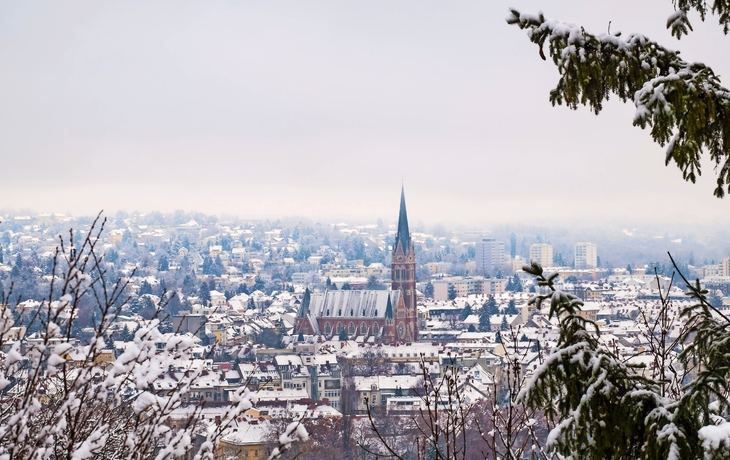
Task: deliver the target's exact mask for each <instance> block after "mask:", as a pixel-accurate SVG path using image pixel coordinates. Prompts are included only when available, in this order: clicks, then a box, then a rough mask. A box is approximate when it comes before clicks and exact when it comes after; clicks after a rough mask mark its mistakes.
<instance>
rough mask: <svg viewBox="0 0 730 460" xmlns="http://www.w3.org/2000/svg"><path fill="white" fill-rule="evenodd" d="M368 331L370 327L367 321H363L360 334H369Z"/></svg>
mask: <svg viewBox="0 0 730 460" xmlns="http://www.w3.org/2000/svg"><path fill="white" fill-rule="evenodd" d="M367 332H368V327H367V325H366V324H365V323H362V324H361V325H360V334H361V335H365V334H367Z"/></svg>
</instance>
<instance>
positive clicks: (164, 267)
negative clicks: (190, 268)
mask: <svg viewBox="0 0 730 460" xmlns="http://www.w3.org/2000/svg"><path fill="white" fill-rule="evenodd" d="M169 269H170V263H169V262H168V261H167V256H166V255H165V254H162V255H161V256H160V259H159V261H158V262H157V270H159V271H161V272H166V271H168V270H169Z"/></svg>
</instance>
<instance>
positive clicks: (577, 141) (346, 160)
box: [0, 0, 730, 225]
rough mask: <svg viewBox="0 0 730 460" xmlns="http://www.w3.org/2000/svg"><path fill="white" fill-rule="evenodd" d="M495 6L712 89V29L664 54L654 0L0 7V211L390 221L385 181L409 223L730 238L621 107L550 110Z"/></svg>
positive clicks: (659, 0)
mask: <svg viewBox="0 0 730 460" xmlns="http://www.w3.org/2000/svg"><path fill="white" fill-rule="evenodd" d="M510 6H513V7H516V8H518V9H521V10H523V11H527V12H537V11H539V10H542V11H543V12H544V13H545V14H546V16H548V17H554V18H558V19H562V20H565V21H568V22H571V23H575V24H580V25H583V26H584V27H585V28H586V30H588V31H589V32H594V33H598V32H602V31H605V30H606V28H607V25H608V21H609V20H610V21H612V26H611V30H612V31H618V30H620V31H622V32H624V33H628V32H641V33H644V34H645V35H648V36H649V37H650V38H655V39H657V40H660V41H661V42H662V43H663V44H664V45H665V46H668V47H671V48H676V49H681V50H682V54H683V56H684V58H685V59H686V60H690V61H702V62H705V63H707V64H708V65H710V66H712V67H713V68H714V69H715V71H716V73H718V74H719V75H720V76H725V75H730V52H729V51H730V37H725V36H724V35H722V31H721V28H720V27H719V26H718V25H717V23H716V20H715V18H710V21H709V22H708V23H706V24H701V23H700V21H699V19H698V18H696V17H693V25H694V26H695V32H694V33H692V34H691V35H690V36H689V38H686V39H683V40H682V41H680V42H677V41H676V40H675V39H673V38H671V37H670V36H669V34H668V32H667V31H666V30H665V28H664V26H665V23H666V17H667V16H668V15H669V14H671V12H672V2H671V1H670V0H651V1H650V0H644V1H641V2H638V1H635V0H621V1H617V0H611V1H606V0H602V1H587V0H573V1H552V0H551V1H547V0H541V1H528V0H510V1H508V2H507V1H502V0H480V1H473V2H469V1H461V2H429V1H423V0H418V1H392V0H389V1H370V0H368V1H362V2H351V1H346V2H343V1H333V2H303V1H292V2H281V1H274V2H271V1H266V2H239V1H231V2H222V1H217V2H137V3H134V2H127V1H124V2H97V1H94V2H47V3H35V2H29V1H23V2H11V1H6V2H2V3H0V59H1V60H2V64H1V65H0V159H1V160H2V161H1V162H0V168H1V169H0V170H1V171H2V179H1V180H0V208H4V209H16V210H17V209H31V210H34V211H38V212H71V213H77V214H78V213H93V212H96V211H98V210H99V209H102V208H103V209H105V210H106V211H109V212H115V211H116V210H118V209H125V210H128V211H132V210H140V211H150V210H161V211H172V210H175V209H184V210H188V211H193V210H194V211H203V212H208V213H228V214H236V215H239V216H241V217H244V218H262V217H280V216H306V217H311V218H314V219H325V218H338V219H355V220H369V219H374V218H378V217H382V218H384V219H385V220H394V219H395V218H396V216H397V205H398V199H399V192H400V185H401V181H403V182H404V183H405V187H406V196H407V201H408V206H409V215H410V217H411V220H414V221H417V220H420V221H424V222H445V223H449V222H452V223H464V224H470V225H471V224H479V225H481V224H488V223H494V222H511V221H525V222H526V221H533V220H538V219H545V218H549V219H564V218H566V217H568V216H572V218H573V219H575V220H577V221H596V220H608V219H621V220H643V219H647V220H652V221H661V220H667V221H672V220H682V219H687V216H688V214H689V215H693V216H695V217H696V218H702V219H708V220H709V221H714V222H717V221H718V220H721V221H726V220H727V216H730V214H729V213H728V209H729V207H730V199H725V200H718V199H716V198H714V197H713V196H712V189H713V187H714V176H713V174H712V169H711V167H710V165H709V164H708V165H707V166H706V168H705V175H704V176H703V177H702V179H701V180H700V181H699V182H698V184H696V185H692V184H687V183H685V182H684V181H683V180H682V178H681V173H680V172H679V170H677V169H676V167H674V166H670V167H664V153H663V151H664V149H663V148H661V147H660V146H658V145H655V144H653V143H652V141H651V138H650V136H649V134H648V132H646V131H642V130H641V129H639V128H635V127H633V126H632V125H631V120H632V117H633V112H634V107H633V104H621V103H619V102H618V101H615V102H613V103H609V104H607V106H606V108H605V110H604V112H603V113H602V114H601V115H600V116H598V117H596V116H595V115H593V114H591V113H590V112H589V111H588V110H587V109H585V108H581V109H579V110H578V111H571V110H569V109H567V108H565V107H552V106H551V105H550V103H549V102H548V93H549V90H550V89H551V88H552V87H553V86H554V85H555V83H556V82H557V78H558V75H557V70H556V69H555V67H554V65H553V64H552V63H550V62H549V61H548V62H544V61H542V60H541V59H540V58H539V56H538V51H537V48H536V47H535V45H533V44H531V43H530V42H529V40H528V39H527V37H526V36H525V33H524V32H523V31H520V30H519V29H517V28H516V27H514V26H508V25H507V24H506V23H505V20H504V19H505V17H506V16H507V13H508V7H510ZM724 83H725V86H728V84H729V81H728V80H727V79H725V81H724ZM688 209H689V211H688Z"/></svg>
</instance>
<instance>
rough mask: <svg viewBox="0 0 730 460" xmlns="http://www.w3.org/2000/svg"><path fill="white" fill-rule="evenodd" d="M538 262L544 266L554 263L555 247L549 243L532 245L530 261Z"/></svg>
mask: <svg viewBox="0 0 730 460" xmlns="http://www.w3.org/2000/svg"><path fill="white" fill-rule="evenodd" d="M533 261H534V262H537V263H539V264H540V265H542V266H543V267H552V265H553V247H552V246H551V245H549V244H545V243H540V244H533V245H531V246H530V262H533Z"/></svg>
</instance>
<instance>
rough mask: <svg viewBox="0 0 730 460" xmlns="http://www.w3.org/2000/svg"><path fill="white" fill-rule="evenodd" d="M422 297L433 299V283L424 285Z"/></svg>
mask: <svg viewBox="0 0 730 460" xmlns="http://www.w3.org/2000/svg"><path fill="white" fill-rule="evenodd" d="M423 295H425V296H426V298H427V299H433V283H432V282H430V281H429V282H428V283H427V284H426V288H425V289H424V290H423Z"/></svg>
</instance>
